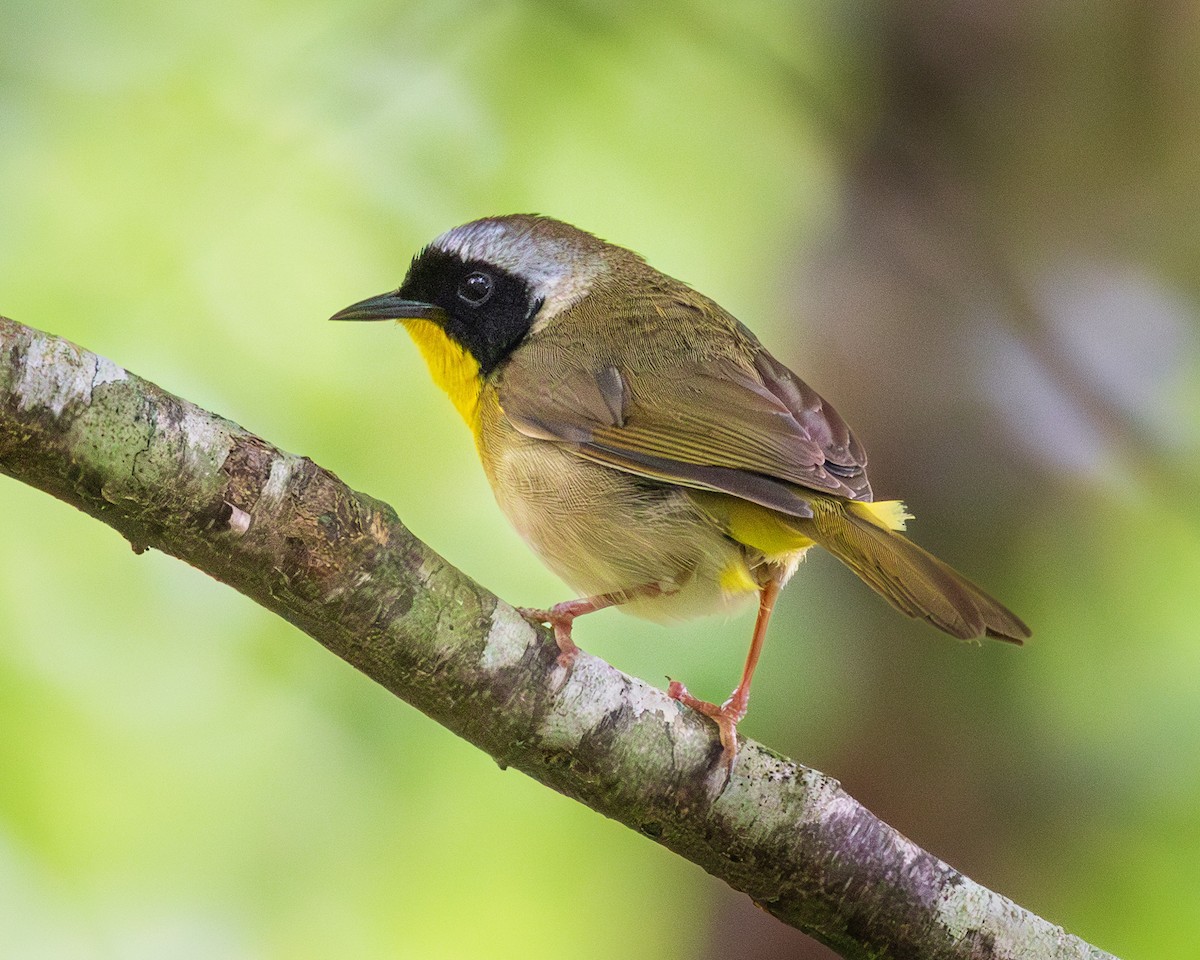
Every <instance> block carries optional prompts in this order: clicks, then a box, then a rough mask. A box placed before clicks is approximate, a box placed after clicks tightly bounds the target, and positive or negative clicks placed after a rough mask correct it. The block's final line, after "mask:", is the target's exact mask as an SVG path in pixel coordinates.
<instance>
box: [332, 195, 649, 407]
mask: <svg viewBox="0 0 1200 960" xmlns="http://www.w3.org/2000/svg"><path fill="white" fill-rule="evenodd" d="M618 251H619V253H618ZM620 254H627V251H622V250H620V248H617V247H613V246H611V245H610V244H607V243H605V242H604V241H602V240H599V239H597V238H596V237H593V236H592V235H591V234H589V233H585V232H584V231H582V230H579V229H578V228H576V227H573V226H571V225H570V224H568V223H563V222H562V221H559V220H552V219H550V218H548V217H538V216H531V215H525V214H515V215H511V216H504V217H488V218H486V219H483V220H475V221H473V222H471V223H467V224H464V225H463V226H461V227H455V228H454V229H453V230H450V231H447V232H446V233H443V234H442V235H441V236H440V237H438V238H437V239H436V240H434V241H433V242H432V243H431V244H429V246H427V247H426V248H425V249H424V250H422V251H421V252H420V253H418V254H417V255H416V256H415V257H414V258H413V262H412V266H410V267H409V270H408V275H407V276H406V277H405V278H404V282H403V283H402V284H401V285H400V286H399V288H398V289H396V290H393V291H392V292H390V293H385V294H383V295H381V296H377V297H371V298H369V299H367V300H363V301H360V302H359V303H356V304H353V305H352V306H349V307H347V308H346V309H345V310H341V311H339V312H338V313H336V314H334V315H333V317H331V318H330V319H332V320H398V321H400V322H402V323H404V324H405V325H406V326H407V327H408V328H409V331H410V332H411V333H412V334H413V336H414V338H416V340H417V342H418V345H420V346H421V349H422V351H423V352H424V353H425V358H426V360H427V361H428V362H429V365H430V368H431V369H432V370H433V373H434V377H435V379H438V380H439V382H440V383H441V384H442V386H443V387H446V388H447V390H448V392H451V396H452V397H454V393H453V392H452V391H450V388H449V387H447V385H446V383H445V382H444V378H443V377H440V376H439V369H441V368H444V367H446V365H447V363H448V362H451V361H452V362H453V364H455V365H457V364H459V363H467V364H468V365H469V364H470V363H471V362H473V363H474V365H475V369H474V370H472V371H471V373H472V374H473V375H475V376H478V377H486V376H487V375H488V374H489V373H491V372H492V371H493V370H494V369H495V368H496V367H497V366H499V365H500V364H501V363H503V362H504V360H505V359H506V358H507V357H508V356H509V354H511V353H512V351H513V350H514V349H515V348H516V347H517V345H518V344H519V343H520V342H521V341H522V340H523V339H525V337H526V336H527V335H528V334H529V333H530V332H531V331H536V330H539V329H541V328H542V327H544V326H545V325H546V324H548V323H550V322H551V321H552V320H553V318H554V317H555V316H557V315H558V314H560V313H562V312H563V311H564V310H566V309H568V308H569V307H570V306H572V305H574V304H576V303H578V302H579V301H580V300H582V299H583V298H584V297H586V296H587V295H588V293H589V292H590V291H591V289H592V287H593V285H595V284H596V282H597V281H598V280H599V279H600V278H602V277H603V276H604V275H605V274H607V273H608V272H609V271H610V270H611V268H612V263H613V258H614V256H619V255H620ZM439 340H440V341H441V342H439ZM431 351H432V353H431ZM447 351H449V353H450V354H453V355H454V356H450V357H448V356H447ZM460 355H461V356H460ZM455 402H456V404H457V403H458V400H457V398H456V399H455ZM460 410H461V406H460Z"/></svg>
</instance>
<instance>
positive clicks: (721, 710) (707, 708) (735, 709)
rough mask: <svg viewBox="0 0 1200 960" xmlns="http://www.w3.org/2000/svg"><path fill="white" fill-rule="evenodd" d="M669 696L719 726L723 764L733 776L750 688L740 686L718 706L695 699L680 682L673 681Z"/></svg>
mask: <svg viewBox="0 0 1200 960" xmlns="http://www.w3.org/2000/svg"><path fill="white" fill-rule="evenodd" d="M667 696H668V697H670V698H671V699H672V700H678V701H679V702H680V703H682V704H683V705H684V706H685V707H690V708H691V709H693V710H695V711H696V712H697V713H702V714H704V716H706V717H708V718H709V719H710V720H712V722H713V723H715V724H716V725H717V731H718V733H720V735H721V748H722V749H721V763H722V765H723V766H724V767H725V772H726V776H730V775H732V774H733V765H734V763H735V762H736V761H737V752H738V749H737V725H738V724H739V723H741V721H742V718H743V717H744V716H746V708H747V707H748V706H749V704H750V693H749V690H748V688H744V687H740V686H739V687H738V688H737V689H736V690H734V691H733V695H732V696H731V697H730V698H729V699H728V700H726V701H725V702H724V703H723V704H721V705H720V706H717V705H716V704H715V703H709V702H708V701H707V700H701V699H700V698H699V697H693V696H692V695H691V694H690V693H688V688H687V687H685V686H684V685H683V684H682V683H680V682H679V681H678V680H672V681H671V683H670V685H669V686H668V687H667Z"/></svg>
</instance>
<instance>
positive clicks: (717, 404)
mask: <svg viewBox="0 0 1200 960" xmlns="http://www.w3.org/2000/svg"><path fill="white" fill-rule="evenodd" d="M735 323H736V322H735ZM730 333H731V334H732V335H733V336H735V337H738V338H739V339H740V342H739V343H738V346H739V347H740V348H742V349H739V350H738V351H736V352H735V353H736V355H734V354H730V355H721V356H717V357H707V358H697V357H695V356H690V357H689V356H685V357H680V358H678V361H679V362H673V363H672V362H668V363H666V364H665V365H663V364H661V362H660V363H656V364H655V365H651V364H649V363H639V362H637V361H636V360H634V361H631V362H629V363H626V364H618V363H603V362H601V363H597V364H595V365H594V366H593V365H586V364H583V363H581V362H580V361H579V360H578V359H577V358H576V357H575V356H573V355H572V354H570V353H567V352H566V351H560V350H553V351H549V353H550V356H547V352H545V351H541V350H534V351H520V352H518V353H517V354H516V355H514V357H513V359H512V361H510V363H509V364H508V366H507V367H506V369H505V370H504V373H503V375H502V378H501V380H500V382H499V390H500V404H501V406H502V407H503V409H504V412H505V414H506V415H507V416H508V418H509V420H510V421H512V423H513V424H514V425H515V426H516V427H517V429H519V430H521V431H522V432H523V433H526V434H528V435H530V436H535V437H540V438H543V439H547V440H555V441H558V442H560V443H564V444H568V445H570V446H571V447H572V448H573V449H574V450H575V451H576V452H577V453H578V454H579V455H580V456H582V457H586V458H587V459H589V460H593V461H595V462H597V463H604V464H607V465H608V466H612V467H616V468H618V469H621V470H626V471H628V472H630V473H635V474H638V475H640V476H645V477H650V478H653V479H656V480H664V481H669V482H672V483H678V484H681V485H683V486H689V487H695V488H699V489H704V490H715V491H718V492H721V493H728V494H732V495H734V496H736V497H740V498H742V499H744V500H750V501H753V502H755V503H760V504H762V505H763V506H766V507H770V508H772V509H775V510H780V511H782V512H784V513H787V514H791V515H792V516H797V517H811V516H812V510H811V507H810V506H809V504H808V501H807V500H806V499H805V496H804V492H805V490H811V491H817V492H820V493H825V494H833V495H835V496H839V497H846V498H848V499H852V500H870V499H871V487H870V484H869V482H868V481H867V477H866V473H865V469H864V468H865V466H866V461H867V458H866V454H865V452H864V451H863V449H862V447H861V445H860V444H859V443H858V441H857V440H856V439H855V438H854V436H853V434H852V433H851V432H850V430H849V428H848V427H847V426H846V423H845V421H844V420H842V418H841V417H840V416H839V415H838V414H837V411H835V410H834V409H833V408H832V407H831V406H830V405H829V404H827V403H826V402H825V401H824V400H822V399H821V397H820V396H818V395H817V393H816V392H815V391H813V390H812V389H811V388H810V387H808V386H807V385H806V384H805V383H804V382H803V381H802V380H800V378H799V377H797V376H796V375H795V374H793V373H792V372H791V371H790V370H788V369H787V368H786V367H784V366H783V364H781V363H779V362H778V361H777V360H775V359H774V358H773V357H772V356H771V355H770V354H768V353H767V352H766V350H765V349H763V347H762V346H761V344H759V343H758V341H757V340H756V339H754V337H753V336H752V335H751V334H750V333H749V331H746V330H745V328H744V327H741V325H740V324H737V326H736V328H735V329H734V330H731V331H730ZM659 359H660V360H661V358H659ZM550 360H552V361H553V362H547V361H550ZM535 365H536V369H537V370H538V371H539V372H540V371H545V370H547V369H549V370H552V371H554V372H553V373H552V374H551V375H550V376H549V377H547V376H545V374H544V373H541V374H540V375H538V374H535V372H534V366H535Z"/></svg>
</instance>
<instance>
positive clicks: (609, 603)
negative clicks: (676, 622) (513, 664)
mask: <svg viewBox="0 0 1200 960" xmlns="http://www.w3.org/2000/svg"><path fill="white" fill-rule="evenodd" d="M668 589H669V587H668V586H666V585H664V584H661V583H647V584H644V585H643V586H640V587H634V588H632V589H630V590H614V591H613V592H612V593H598V594H596V596H594V597H580V598H579V599H578V600H567V601H565V602H564V603H556V604H555V605H554V606H552V607H551V608H550V609H549V610H535V609H532V608H530V607H519V608H518V612H519V613H520V614H521V616H523V617H524V618H525V619H526V620H532V621H533V622H534V623H547V624H549V625H550V626H552V627H553V628H554V640H555V642H556V643H557V644H558V665H559V666H560V667H569V666H571V664H573V663H574V662H575V657H576V656H578V654H579V647H577V646H576V645H575V641H574V640H572V639H571V624H572V623H574V622H575V618H576V617H582V616H583V615H584V614H585V613H595V612H596V611H597V610H603V609H604V608H605V607H616V606H620V605H621V604H622V603H628V602H629V601H630V600H642V599H645V598H647V597H657V596H658V595H659V594H662V593H666V592H667V590H668Z"/></svg>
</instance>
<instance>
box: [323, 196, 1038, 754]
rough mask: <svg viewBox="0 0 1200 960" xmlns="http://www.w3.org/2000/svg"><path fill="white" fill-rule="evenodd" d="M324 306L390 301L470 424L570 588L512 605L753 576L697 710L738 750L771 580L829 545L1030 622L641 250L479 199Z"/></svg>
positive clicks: (677, 687)
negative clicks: (356, 293) (482, 208)
mask: <svg viewBox="0 0 1200 960" xmlns="http://www.w3.org/2000/svg"><path fill="white" fill-rule="evenodd" d="M331 319H333V320H388V319H395V320H398V321H400V322H401V323H403V324H404V325H405V327H407V328H408V331H409V333H410V334H411V335H412V337H413V339H414V340H415V341H416V343H417V346H418V348H419V349H420V351H421V353H422V354H423V355H424V357H425V360H426V362H427V363H428V365H429V369H430V372H431V373H432V374H433V379H434V380H435V381H436V382H437V384H438V385H439V386H440V387H442V389H444V390H445V391H446V393H448V394H449V395H450V399H451V401H452V402H453V403H454V406H455V407H457V408H458V412H459V413H460V414H462V417H463V419H464V420H465V421H466V422H467V426H469V427H470V428H471V432H472V434H473V435H474V437H475V447H476V449H477V450H478V452H479V457H480V460H481V461H482V462H483V468H484V470H485V472H486V473H487V477H488V480H489V481H490V482H491V485H492V490H493V491H494V492H495V495H496V500H497V501H498V502H499V504H500V508H501V509H502V510H503V511H504V513H505V514H506V515H507V516H508V519H509V520H510V521H511V522H512V524H513V526H515V527H516V529H517V531H518V532H519V533H520V534H521V536H522V537H523V538H524V539H525V540H526V541H527V542H528V543H529V545H530V546H531V547H532V548H533V549H534V551H535V552H536V553H537V554H538V555H539V556H540V557H541V558H542V560H543V561H544V562H545V563H546V565H547V566H549V567H550V569H551V570H553V571H554V572H555V573H556V574H558V575H559V576H560V577H562V578H563V579H564V580H565V581H566V582H567V583H568V584H570V586H571V587H572V588H573V589H575V590H577V591H578V592H579V593H580V594H582V597H581V598H580V599H576V600H568V601H566V602H565V603H560V604H557V605H555V606H554V607H552V608H550V609H549V610H525V611H522V612H523V613H525V615H526V616H528V617H529V618H530V619H534V620H537V621H539V622H543V623H548V624H550V625H552V626H553V628H554V636H555V639H556V640H557V642H558V647H559V651H560V652H559V662H560V663H561V664H562V665H563V666H570V664H571V663H572V661H573V660H574V658H575V655H576V653H577V652H578V648H577V647H576V646H575V643H574V642H573V641H572V639H571V624H572V621H574V619H575V618H576V617H578V616H581V615H582V614H585V613H591V612H593V611H595V610H601V609H603V608H605V607H610V606H618V605H619V606H620V607H621V608H622V609H623V610H626V611H628V612H629V613H632V614H635V615H638V616H643V617H647V618H649V619H653V620H671V619H678V618H683V617H691V616H695V615H698V614H702V613H709V612H713V611H717V610H723V609H728V608H730V607H731V606H733V605H735V604H737V603H738V602H739V601H743V600H746V599H749V598H751V597H755V596H757V597H758V603H759V607H758V620H757V622H756V623H755V626H754V634H753V636H752V638H751V641H750V652H749V655H748V657H747V659H746V665H745V669H744V671H743V673H742V679H741V682H740V683H739V684H738V685H737V687H736V688H735V689H734V691H733V693H732V695H731V696H730V697H729V699H728V700H726V701H725V702H724V703H723V704H720V705H717V704H713V703H708V702H705V701H703V700H699V699H697V698H696V697H693V696H692V695H691V694H689V693H688V691H687V689H686V688H685V687H684V686H683V685H682V684H680V683H678V682H676V681H672V682H671V685H670V688H669V691H668V692H669V694H670V696H671V697H673V698H675V699H677V700H680V701H682V702H683V703H684V704H686V705H688V706H689V707H691V708H693V709H695V710H698V711H699V712H701V713H703V714H704V715H706V716H708V717H711V718H712V720H713V721H715V722H716V724H717V727H718V728H719V730H720V735H721V743H722V746H723V756H724V761H725V763H726V765H727V766H728V767H729V768H732V765H733V761H734V758H735V757H736V753H737V734H736V728H737V724H738V722H739V721H740V720H741V719H742V718H743V717H744V716H745V714H746V708H747V705H748V703H749V697H750V681H751V678H752V676H753V674H754V668H755V666H756V664H757V663H758V656H759V652H760V650H761V648H762V643H763V637H764V636H765V634H766V630H767V621H768V620H769V619H770V616H771V610H772V608H773V607H774V604H775V598H776V597H777V596H778V594H779V590H780V588H781V587H782V586H783V585H784V584H785V583H786V582H787V581H788V578H789V577H791V575H792V574H793V573H794V572H795V570H796V565H797V564H798V563H799V561H800V559H801V557H802V556H803V555H804V553H805V551H807V550H808V549H809V548H810V547H812V546H814V545H816V546H821V547H824V548H825V549H826V550H828V551H829V552H830V553H832V554H833V555H834V556H836V557H837V558H838V559H839V560H841V561H842V562H843V563H845V564H846V565H847V566H848V567H850V569H851V570H853V571H854V572H855V573H856V574H858V575H859V576H860V577H861V578H862V579H863V580H864V581H866V583H867V584H869V585H870V586H871V587H872V588H873V589H874V590H876V591H877V592H878V593H879V594H881V595H882V596H883V597H884V599H886V600H888V601H889V602H890V603H891V604H892V605H893V606H895V607H896V608H897V609H899V610H900V611H901V612H902V613H905V614H908V615H909V616H910V617H919V618H922V619H924V620H927V621H929V622H930V623H931V624H933V625H934V626H935V627H938V628H939V629H941V630H944V631H945V632H946V633H948V634H950V635H951V636H955V637H961V638H963V639H970V638H974V637H982V636H988V637H996V638H999V639H1001V640H1010V641H1012V642H1014V643H1020V642H1021V641H1022V640H1023V639H1024V638H1026V637H1028V636H1029V628H1028V627H1026V626H1025V624H1024V623H1022V622H1021V620H1020V619H1019V618H1018V617H1017V616H1016V615H1015V614H1013V613H1012V612H1011V611H1010V610H1008V609H1007V608H1005V607H1004V606H1003V605H1001V604H1000V603H999V602H997V601H996V600H994V599H993V598H992V597H990V596H988V595H987V594H986V593H984V592H983V591H982V590H981V589H980V588H979V587H977V586H975V584H973V583H971V582H970V581H969V580H967V579H966V578H964V577H962V576H961V575H960V574H958V573H956V572H955V571H954V570H952V569H951V568H950V567H948V566H947V565H946V564H944V563H942V561H940V560H938V559H937V558H936V557H934V556H933V555H931V554H929V553H927V552H926V551H925V550H922V549H921V548H920V547H918V546H917V545H916V544H914V543H912V542H911V541H910V540H908V539H906V538H905V537H903V536H902V535H901V534H900V533H899V532H898V531H900V530H903V529H904V522H905V520H908V519H911V517H910V516H909V515H908V514H907V513H906V512H905V508H904V505H903V504H902V503H900V502H899V501H897V500H884V501H877V500H873V498H872V493H871V485H870V483H869V481H868V480H867V474H866V465H867V455H866V453H865V451H864V450H863V448H862V445H861V444H860V443H859V442H858V440H857V439H855V437H854V434H853V433H851V432H850V428H849V427H848V426H847V425H846V423H845V421H844V420H843V419H842V418H841V417H840V416H839V415H838V413H837V411H836V410H834V409H833V407H832V406H830V405H829V403H827V402H826V401H825V400H823V399H822V398H821V397H820V396H818V395H817V393H816V392H815V391H814V390H813V389H812V388H811V387H809V386H808V385H807V384H805V383H804V381H802V380H801V379H800V378H799V377H797V376H796V375H795V374H794V373H792V371H790V370H789V369H788V368H787V367H785V366H784V365H783V364H781V363H780V362H779V361H778V360H776V359H775V358H774V357H772V356H771V354H770V353H768V352H767V350H766V348H765V347H763V345H762V344H761V343H759V341H758V339H757V338H756V337H755V336H754V334H752V333H751V332H750V331H749V330H748V329H747V328H746V327H744V326H743V325H742V324H741V323H740V322H738V321H737V320H736V319H735V318H734V317H732V316H731V315H730V314H729V313H727V312H726V311H725V310H723V309H721V307H720V306H718V305H717V304H716V303H714V302H713V301H712V300H710V299H708V298H707V297H705V296H703V295H702V294H699V293H697V292H696V291H695V290H693V289H691V288H690V287H688V286H687V285H686V284H683V283H681V282H679V281H678V280H674V279H672V278H671V277H668V276H666V275H664V274H662V273H660V272H659V271H657V270H655V269H654V268H653V267H651V266H649V265H648V264H647V263H646V262H645V261H644V260H643V259H642V258H641V257H640V256H638V255H637V254H635V253H633V252H632V251H630V250H626V249H624V248H623V247H618V246H615V245H613V244H610V243H606V242H604V241H603V240H600V239H598V238H596V237H594V236H592V235H591V234H589V233H585V232H584V231H582V230H579V229H577V228H576V227H573V226H571V225H570V224H567V223H562V222H561V221H558V220H552V219H549V218H547V217H538V216H526V215H514V216H504V217H489V218H487V219H484V220H476V221H474V222H472V223H468V224H465V225H463V226H461V227H456V228H455V229H453V230H450V231H449V232H447V233H444V234H442V235H441V236H440V237H438V238H437V239H436V240H434V241H433V242H432V243H431V244H430V245H429V246H427V247H426V248H425V249H424V250H422V251H421V252H420V253H418V254H417V256H416V257H415V258H414V259H413V262H412V266H411V267H410V268H409V271H408V275H407V276H406V277H405V279H404V282H403V283H402V284H401V285H400V287H399V289H397V290H395V291H393V292H392V293H385V294H383V295H382V296H378V297H372V298H370V299H368V300H363V301H361V302H359V303H356V304H354V305H353V306H350V307H347V308H346V309H345V310H342V311H341V312H339V313H337V314H335V315H334V316H333V317H332V318H331Z"/></svg>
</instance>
